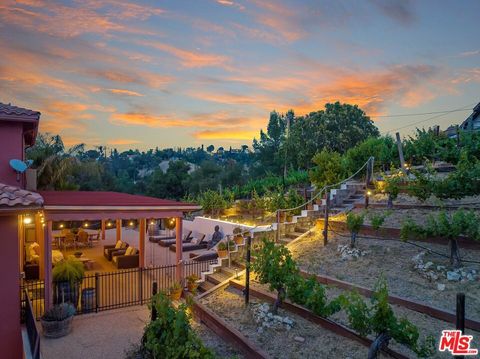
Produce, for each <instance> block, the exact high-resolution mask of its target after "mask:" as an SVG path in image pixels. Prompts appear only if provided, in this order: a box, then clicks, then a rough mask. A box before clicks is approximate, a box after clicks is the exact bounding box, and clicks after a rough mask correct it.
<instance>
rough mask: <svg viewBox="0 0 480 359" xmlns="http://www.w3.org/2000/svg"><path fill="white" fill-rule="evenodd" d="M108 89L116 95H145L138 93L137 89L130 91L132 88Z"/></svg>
mask: <svg viewBox="0 0 480 359" xmlns="http://www.w3.org/2000/svg"><path fill="white" fill-rule="evenodd" d="M106 90H107V91H110V92H111V93H113V94H116V95H126V96H135V97H140V96H144V95H143V94H141V93H138V92H136V91H130V90H124V89H106Z"/></svg>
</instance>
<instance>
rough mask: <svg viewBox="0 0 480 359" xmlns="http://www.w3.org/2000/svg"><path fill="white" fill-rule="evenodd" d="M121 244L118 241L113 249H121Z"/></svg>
mask: <svg viewBox="0 0 480 359" xmlns="http://www.w3.org/2000/svg"><path fill="white" fill-rule="evenodd" d="M122 244H123V242H122V241H118V242H117V243H115V249H120V248H122Z"/></svg>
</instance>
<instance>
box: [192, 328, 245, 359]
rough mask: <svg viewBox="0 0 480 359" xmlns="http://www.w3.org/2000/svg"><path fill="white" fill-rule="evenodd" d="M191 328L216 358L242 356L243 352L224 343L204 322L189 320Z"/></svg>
mask: <svg viewBox="0 0 480 359" xmlns="http://www.w3.org/2000/svg"><path fill="white" fill-rule="evenodd" d="M190 323H191V325H192V329H193V330H194V331H195V332H196V333H197V335H198V336H199V338H200V339H201V340H202V342H203V344H205V346H206V347H207V348H209V349H211V350H212V351H213V352H214V354H215V356H216V357H217V358H238V359H240V358H244V356H243V354H242V353H241V352H240V351H239V350H237V349H236V348H234V347H232V346H231V345H230V344H228V343H226V342H225V341H224V340H223V339H222V338H220V337H219V336H218V335H217V334H215V333H214V332H213V331H212V330H211V329H209V328H208V327H207V326H206V325H205V324H202V323H200V322H199V321H198V320H195V319H193V320H192V321H191V322H190Z"/></svg>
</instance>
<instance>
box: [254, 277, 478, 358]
mask: <svg viewBox="0 0 480 359" xmlns="http://www.w3.org/2000/svg"><path fill="white" fill-rule="evenodd" d="M251 286H252V288H256V289H261V290H263V291H268V286H266V285H261V284H259V283H257V282H256V281H255V280H253V281H252V282H251ZM326 293H327V298H328V300H333V299H335V298H337V297H338V296H339V295H340V294H346V291H344V290H342V289H339V288H336V287H334V286H327V291H326ZM366 301H367V302H368V300H367V299H366ZM392 309H393V311H394V312H395V315H396V316H397V318H406V319H408V320H409V321H410V322H411V323H413V324H414V325H415V326H416V327H417V328H418V330H419V333H420V338H421V339H422V340H423V338H425V337H426V336H428V335H432V336H433V337H434V338H435V340H436V341H437V344H438V340H439V338H440V334H441V332H442V330H445V329H455V326H454V325H453V324H451V323H447V322H444V321H442V320H438V319H435V318H432V317H430V316H428V315H426V314H421V313H418V312H416V311H412V310H409V309H406V308H404V307H401V306H398V305H392ZM329 319H331V320H333V321H334V322H336V323H339V324H342V325H344V326H346V327H348V326H349V323H348V318H347V315H346V314H345V312H344V311H340V312H338V313H335V314H334V315H332V316H331V317H329ZM466 333H467V334H468V335H473V337H474V340H473V342H472V348H478V347H480V332H476V331H473V330H469V329H467V330H466ZM370 339H372V340H373V339H374V338H373V337H370ZM389 348H391V349H393V350H395V351H396V352H398V353H401V354H403V355H405V356H407V357H409V358H415V357H416V354H415V353H414V352H412V351H411V350H410V349H408V348H406V347H405V346H403V345H400V344H398V343H395V342H394V341H391V342H390V345H389ZM451 357H452V356H451V354H450V353H448V352H445V353H440V352H436V353H435V354H434V355H432V356H431V357H430V358H451ZM358 358H361V357H360V356H359V357H358Z"/></svg>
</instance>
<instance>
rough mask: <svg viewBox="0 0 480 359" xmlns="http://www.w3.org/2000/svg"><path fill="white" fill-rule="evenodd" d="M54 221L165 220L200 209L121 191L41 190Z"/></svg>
mask: <svg viewBox="0 0 480 359" xmlns="http://www.w3.org/2000/svg"><path fill="white" fill-rule="evenodd" d="M39 193H40V195H41V196H42V197H43V199H44V205H43V208H44V210H45V211H46V212H47V217H48V218H49V219H51V220H65V219H70V220H77V219H80V220H81V219H107V218H118V219H128V218H166V217H178V216H182V215H183V213H185V212H192V211H196V210H199V209H200V208H201V207H200V206H198V205H196V204H192V203H183V202H178V201H172V200H166V199H159V198H155V197H147V196H140V195H132V194H127V193H120V192H100V191H40V192H39Z"/></svg>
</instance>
